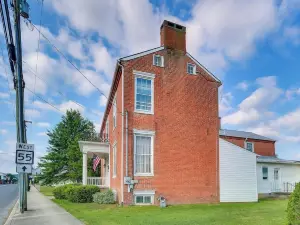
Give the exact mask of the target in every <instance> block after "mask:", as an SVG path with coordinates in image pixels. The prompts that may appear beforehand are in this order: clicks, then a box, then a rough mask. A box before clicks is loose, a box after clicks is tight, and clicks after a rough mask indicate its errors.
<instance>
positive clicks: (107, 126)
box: [105, 119, 109, 140]
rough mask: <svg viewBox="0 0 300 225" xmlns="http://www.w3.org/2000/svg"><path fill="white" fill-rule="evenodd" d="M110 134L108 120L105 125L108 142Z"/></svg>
mask: <svg viewBox="0 0 300 225" xmlns="http://www.w3.org/2000/svg"><path fill="white" fill-rule="evenodd" d="M108 132H109V121H108V119H107V120H106V124H105V138H106V139H107V140H108V136H109V135H108Z"/></svg>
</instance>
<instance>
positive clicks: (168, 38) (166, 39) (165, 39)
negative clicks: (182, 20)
mask: <svg viewBox="0 0 300 225" xmlns="http://www.w3.org/2000/svg"><path fill="white" fill-rule="evenodd" d="M185 39H186V33H185V31H180V30H177V29H175V28H173V27H169V26H163V27H162V28H161V30H160V43H161V46H165V47H168V48H171V49H177V50H181V51H184V52H186V41H185Z"/></svg>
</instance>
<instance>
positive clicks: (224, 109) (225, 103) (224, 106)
mask: <svg viewBox="0 0 300 225" xmlns="http://www.w3.org/2000/svg"><path fill="white" fill-rule="evenodd" d="M219 96H220V100H219V113H220V116H224V115H225V114H226V113H228V112H229V111H231V110H232V109H233V108H232V106H231V101H232V99H233V96H232V94H231V92H227V93H223V89H222V88H221V89H220V94H219Z"/></svg>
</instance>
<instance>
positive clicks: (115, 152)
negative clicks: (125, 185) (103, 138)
mask: <svg viewBox="0 0 300 225" xmlns="http://www.w3.org/2000/svg"><path fill="white" fill-rule="evenodd" d="M112 150H113V152H112V153H113V154H112V155H113V169H112V177H113V178H116V177H117V143H116V142H115V143H114V144H113V149H112Z"/></svg>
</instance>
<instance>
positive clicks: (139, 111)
mask: <svg viewBox="0 0 300 225" xmlns="http://www.w3.org/2000/svg"><path fill="white" fill-rule="evenodd" d="M134 112H135V113H140V114H148V115H154V112H149V111H141V110H136V109H135V110H134Z"/></svg>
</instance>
